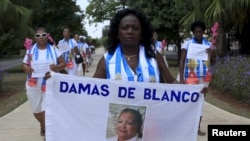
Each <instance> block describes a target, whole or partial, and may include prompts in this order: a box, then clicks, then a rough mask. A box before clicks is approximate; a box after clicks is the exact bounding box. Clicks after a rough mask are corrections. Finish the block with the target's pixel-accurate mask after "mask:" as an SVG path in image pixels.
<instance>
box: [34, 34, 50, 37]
mask: <svg viewBox="0 0 250 141" xmlns="http://www.w3.org/2000/svg"><path fill="white" fill-rule="evenodd" d="M47 36H48V34H47V33H36V34H35V37H36V38H45V37H47Z"/></svg>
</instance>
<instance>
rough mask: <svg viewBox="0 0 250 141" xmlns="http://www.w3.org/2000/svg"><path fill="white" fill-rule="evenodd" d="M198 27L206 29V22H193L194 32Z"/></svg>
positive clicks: (191, 27)
mask: <svg viewBox="0 0 250 141" xmlns="http://www.w3.org/2000/svg"><path fill="white" fill-rule="evenodd" d="M196 27H200V28H201V29H202V30H203V31H205V30H206V24H205V22H203V21H195V22H193V23H192V24H191V26H190V29H191V31H192V32H194V30H195V28H196Z"/></svg>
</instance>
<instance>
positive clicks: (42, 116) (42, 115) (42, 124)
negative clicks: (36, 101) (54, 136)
mask: <svg viewBox="0 0 250 141" xmlns="http://www.w3.org/2000/svg"><path fill="white" fill-rule="evenodd" d="M33 115H34V116H35V118H36V119H37V121H38V122H39V123H40V127H41V131H40V135H41V136H45V112H41V113H33Z"/></svg>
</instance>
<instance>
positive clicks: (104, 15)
mask: <svg viewBox="0 0 250 141" xmlns="http://www.w3.org/2000/svg"><path fill="white" fill-rule="evenodd" d="M89 2H90V5H89V6H88V7H87V11H86V14H87V16H88V17H91V18H92V19H93V20H92V22H102V21H103V20H109V19H111V17H113V16H114V14H115V13H116V12H117V10H119V9H122V8H126V7H131V8H137V9H140V10H142V11H143V12H144V13H145V14H146V15H147V16H148V17H149V18H150V19H151V21H152V24H153V26H154V28H155V30H156V31H157V32H158V35H159V39H163V38H167V40H168V41H173V42H174V43H175V44H177V46H178V50H180V42H181V38H180V35H179V23H178V22H179V20H180V19H181V17H182V16H184V14H185V11H186V9H185V8H186V7H184V6H183V5H180V6H176V5H175V1H174V0H162V1H159V0H150V1H145V0H136V1H135V0H112V1H110V0H109V1H105V0H89ZM178 52H179V51H178ZM179 55H180V53H179ZM178 62H179V61H178Z"/></svg>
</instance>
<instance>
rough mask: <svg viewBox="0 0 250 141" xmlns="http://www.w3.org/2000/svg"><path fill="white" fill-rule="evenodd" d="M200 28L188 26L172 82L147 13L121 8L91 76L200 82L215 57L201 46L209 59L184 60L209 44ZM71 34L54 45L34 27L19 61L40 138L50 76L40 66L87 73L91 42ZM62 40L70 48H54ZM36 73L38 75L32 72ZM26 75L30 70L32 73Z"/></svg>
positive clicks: (200, 24) (67, 32)
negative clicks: (189, 33)
mask: <svg viewBox="0 0 250 141" xmlns="http://www.w3.org/2000/svg"><path fill="white" fill-rule="evenodd" d="M205 29H206V27H205V24H204V22H200V21H197V22H194V23H192V24H191V31H192V32H193V37H192V39H191V40H190V41H188V42H185V43H184V44H183V46H182V51H181V58H180V67H179V68H180V70H179V72H180V80H176V78H175V77H174V76H173V75H172V74H171V72H170V70H169V68H168V66H167V63H166V61H164V58H163V57H162V54H161V53H160V50H158V49H157V45H155V44H154V45H153V47H152V44H153V42H152V36H153V27H152V25H151V23H150V20H149V19H148V18H147V16H146V15H145V14H144V13H142V12H141V11H139V10H138V9H124V10H120V11H118V12H117V13H116V14H115V16H114V17H113V18H112V19H111V21H110V30H109V33H108V41H107V45H106V47H107V48H106V49H107V52H106V53H105V54H104V56H103V57H102V58H101V59H100V60H99V62H98V65H97V68H96V71H95V73H94V75H93V77H94V78H100V79H112V80H122V81H138V82H152V83H171V84H180V83H181V84H186V82H187V80H189V79H188V78H189V77H191V76H192V77H191V78H192V79H190V80H192V82H193V80H195V82H197V84H199V83H203V81H205V79H204V78H206V77H205V76H207V75H209V74H210V70H209V68H210V67H211V66H210V61H211V64H213V60H214V58H215V57H214V50H213V49H212V48H205V47H204V49H202V51H203V52H204V53H207V54H208V55H209V56H211V60H208V61H204V60H194V59H188V58H187V50H188V49H190V48H191V47H194V45H193V44H195V45H197V44H200V45H208V46H210V43H209V42H208V41H207V40H206V39H205V38H204V37H203V36H202V35H203V33H204V31H205ZM70 33H71V32H70V29H69V28H65V29H64V30H63V37H64V39H62V40H60V41H59V43H58V45H57V46H59V47H58V48H57V47H56V45H50V44H48V39H49V36H48V33H47V31H46V29H44V28H38V29H37V30H36V34H35V39H36V43H35V44H34V45H33V47H31V48H30V49H29V50H27V53H26V55H25V57H24V60H23V69H24V71H25V72H26V73H27V74H28V79H27V82H26V89H27V95H28V99H29V100H30V102H31V105H32V110H33V113H34V116H35V118H36V119H37V120H38V121H39V123H40V126H41V131H40V134H41V135H42V136H44V135H45V121H44V119H45V112H44V109H43V107H44V106H43V104H44V100H43V97H44V96H45V95H44V94H43V93H44V87H43V86H44V83H45V82H46V81H45V79H47V78H49V74H48V73H46V72H48V70H46V69H45V68H46V65H47V67H49V70H51V71H54V72H62V71H65V72H67V73H68V74H69V75H78V74H77V72H78V71H77V70H78V68H83V69H82V72H83V74H82V75H84V74H85V72H88V66H89V65H91V63H92V61H93V50H91V49H90V47H92V48H94V46H93V45H92V43H91V42H88V43H86V42H85V40H84V38H82V37H81V36H80V37H79V35H77V34H76V35H75V36H74V38H70ZM63 44H66V45H67V46H69V48H70V49H69V50H68V51H65V52H62V51H59V49H60V46H62V45H63ZM191 45H192V46H191ZM202 47H203V46H202ZM62 48H64V47H62ZM77 56H78V57H79V56H82V57H83V60H84V61H83V62H82V64H79V63H78V64H77V63H76V60H75V57H77ZM48 64H49V65H48ZM190 65H191V66H190ZM194 67H195V68H194ZM36 71H37V72H41V73H34V72H36ZM45 73H46V74H45ZM31 74H32V75H33V74H35V75H36V77H34V76H32V75H31ZM44 74H45V76H44ZM194 76H195V77H194ZM196 80H197V81H196ZM187 87H188V85H187ZM207 91H208V89H207V87H204V88H203V89H202V90H201V93H207ZM200 119H201V118H200ZM200 121H201V120H200ZM199 125H200V123H199ZM198 134H199V135H205V132H203V131H201V130H200V126H199V128H198ZM138 135H139V134H138V133H136V132H135V133H133V135H128V136H126V137H121V136H119V135H118V136H117V137H115V138H114V140H130V139H132V138H133V140H134V139H137V138H138V140H140V136H138Z"/></svg>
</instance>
